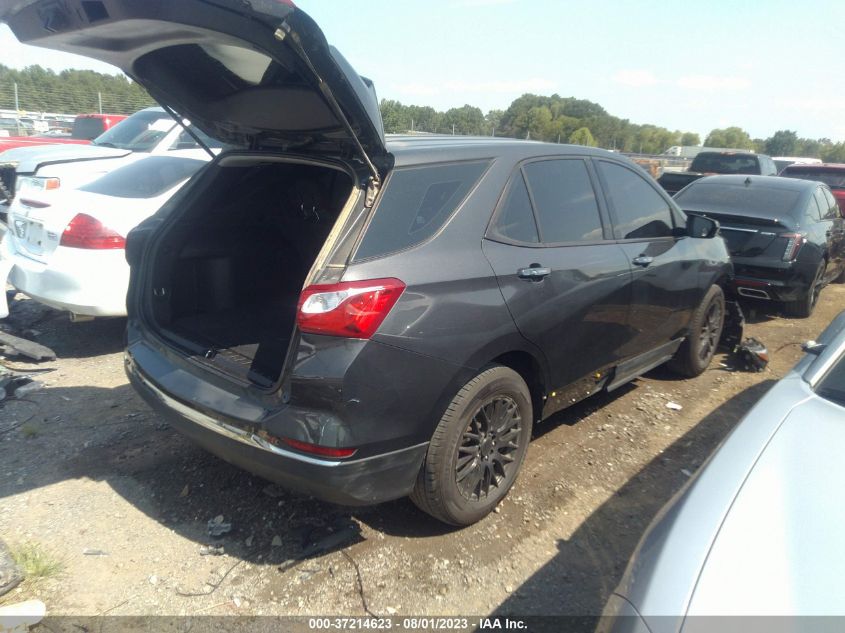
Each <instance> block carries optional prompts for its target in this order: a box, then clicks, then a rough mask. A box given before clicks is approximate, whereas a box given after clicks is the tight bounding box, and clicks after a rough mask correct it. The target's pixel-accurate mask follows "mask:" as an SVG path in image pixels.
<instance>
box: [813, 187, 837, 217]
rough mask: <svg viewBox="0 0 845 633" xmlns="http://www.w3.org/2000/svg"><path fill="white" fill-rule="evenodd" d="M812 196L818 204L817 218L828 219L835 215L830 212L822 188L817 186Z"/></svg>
mask: <svg viewBox="0 0 845 633" xmlns="http://www.w3.org/2000/svg"><path fill="white" fill-rule="evenodd" d="M813 197H814V198H815V199H816V204H817V205H818V206H819V218H818V219H819V220H829V219H832V218H834V217H836V216H835V215H834V214H832V213H831V208H830V203H829V202H828V201H827V198H825V195H824V189H822V188H821V187H819V188H818V189H816V192H815V194H814V195H813Z"/></svg>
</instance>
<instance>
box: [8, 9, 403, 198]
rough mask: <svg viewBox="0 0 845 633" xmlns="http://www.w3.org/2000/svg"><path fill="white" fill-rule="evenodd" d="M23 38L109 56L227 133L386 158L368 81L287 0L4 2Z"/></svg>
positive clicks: (216, 131)
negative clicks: (247, 0)
mask: <svg viewBox="0 0 845 633" xmlns="http://www.w3.org/2000/svg"><path fill="white" fill-rule="evenodd" d="M0 20H2V21H3V22H6V23H7V24H8V25H9V27H10V28H11V29H12V31H13V32H14V34H15V35H16V36H17V38H18V39H19V40H20V41H21V42H23V43H25V44H31V45H34V46H42V47H45V48H53V49H57V50H61V51H65V52H68V53H76V54H79V55H85V56H87V57H92V58H95V59H99V60H101V61H104V62H107V63H110V64H113V65H115V66H117V67H118V68H120V69H121V70H123V71H124V72H125V73H127V74H128V75H129V76H131V77H132V78H133V79H135V80H136V81H138V82H139V83H140V84H142V85H143V86H144V87H145V88H146V89H147V90H148V91H149V92H150V94H151V95H152V96H153V97H154V98H155V99H156V100H157V101H159V102H160V103H161V104H162V105H164V106H166V107H169V108H172V109H173V110H175V111H176V112H178V113H179V114H180V115H182V116H184V117H187V118H189V119H190V120H191V121H192V122H193V123H194V124H195V125H197V126H198V127H199V128H200V129H202V130H203V131H204V132H206V133H207V134H209V135H210V136H212V137H214V138H217V139H218V140H220V141H223V142H224V143H228V144H232V145H236V146H239V147H249V148H252V149H256V148H260V147H265V148H266V147H275V148H282V149H292V148H297V149H299V150H300V151H313V152H317V153H320V154H323V155H327V154H330V155H333V156H342V157H349V158H353V157H354V158H357V159H358V160H359V161H361V162H362V163H363V164H364V165H366V166H367V168H368V170H369V172H370V173H371V176H372V179H373V184H374V185H376V186H378V184H379V182H380V180H381V178H382V176H383V174H384V171H385V169H386V168H388V167H389V164H388V162H389V156H388V154H387V151H386V149H385V139H384V128H383V125H382V120H381V115H380V113H379V105H378V100H377V98H376V95H375V90H374V87H373V84H372V82H370V81H369V80H367V79H364V78H362V77H360V76H359V75H358V74H357V73H356V72H355V71H354V69H353V68H352V67H351V66H350V65H349V63H348V62H347V61H346V60H345V59H344V57H343V56H342V55H341V54H340V53H339V52H338V51H337V50H335V49H334V48H332V47H330V46H329V45H328V43H327V41H326V38H325V36H324V35H323V33H322V31H321V30H320V28H319V27H318V26H317V24H316V23H315V22H314V21H313V20H312V19H311V18H310V17H309V16H308V15H307V14H306V13H304V12H303V11H301V10H300V9H298V8H296V7H295V6H294V5H293V3H292V2H290V1H289V0H250V1H249V2H246V1H244V0H178V2H176V1H173V0H61V1H59V0H5V1H3V2H0Z"/></svg>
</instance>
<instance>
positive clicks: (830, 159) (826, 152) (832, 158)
mask: <svg viewBox="0 0 845 633" xmlns="http://www.w3.org/2000/svg"><path fill="white" fill-rule="evenodd" d="M821 159H822V160H823V161H824V162H826V163H845V143H836V144H831V145H830V146H828V147H826V148H824V149H823V150H822V152H821Z"/></svg>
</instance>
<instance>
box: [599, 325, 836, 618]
mask: <svg viewBox="0 0 845 633" xmlns="http://www.w3.org/2000/svg"><path fill="white" fill-rule="evenodd" d="M804 349H805V351H807V354H806V355H805V356H804V358H803V359H802V360H801V361H800V362H799V363H798V364H797V365H796V366H795V368H794V369H793V370H792V371H791V372H790V373H789V374H788V375H787V376H786V377H785V378H784V379H783V380H781V381H780V382H779V383H777V384H776V385H775V387H774V388H772V389H771V391H769V392H768V394H766V396H765V397H763V398H762V399H761V400H760V402H758V403H757V405H756V406H755V407H754V408H753V409H752V410H751V411H750V412H749V413H748V415H747V416H746V417H745V419H744V420H742V421H741V422H740V423H739V425H738V426H737V427H736V428H735V429H734V431H733V432H732V433H731V435H730V436H729V437H728V438H727V439H726V440H725V442H724V443H723V444H722V446H721V447H720V448H719V450H718V451H716V453H714V454H713V455H712V456H711V458H710V459H709V460H708V462H707V463H706V464H705V465H704V466H703V467H702V468H701V470H700V471H699V473H698V474H697V475H696V476H695V477H694V478H693V479H692V480H691V481H690V483H689V484H688V485H687V486H686V487H685V488H684V489H683V490H682V491H680V492H679V493H678V495H677V496H676V497H675V498H674V499H673V500H672V501H671V502H670V503H669V504H668V505H667V506H666V507H665V508H664V509H663V510H662V511H661V512H660V514H659V515H658V516H657V517H656V519H655V521H654V523H652V525H651V527H650V528H649V529H648V531H647V532H646V534H645V536H644V537H643V539H642V541H640V544H639V546H638V548H637V550H636V552H635V553H634V556H633V558H632V559H631V562H630V564H629V565H628V569H627V571H626V572H625V575H624V577H623V578H622V582H621V583H620V584H619V586H618V587H617V588H616V591H615V592H614V593H613V594H612V595H611V597H610V599H609V601H608V603H607V606H606V607H605V611H604V615H605V616H606V617H604V618H602V621H601V623H600V624H599V631H613V632H614V633H621V632H622V631H626V632H634V631H638V632H639V631H642V632H644V633H645V632H648V631H650V633H669V632H671V633H678V632H680V631H683V633H689V632H690V631H704V630H708V631H712V630H719V631H726V630H728V631H731V630H736V631H749V630H766V631H772V630H777V631H780V630H789V631H806V630H813V631H816V630H822V629H824V630H827V629H826V628H825V627H830V626H833V627H839V628H838V629H837V630H842V629H841V625H842V621H841V620H835V619H833V618H810V617H808V616H832V615H835V616H842V615H845V591H843V589H842V580H841V577H842V576H841V574H842V572H843V570H845V493H843V488H844V487H845V312H842V313H841V314H839V316H837V317H836V319H834V321H833V322H832V323H831V324H830V326H828V328H827V329H826V330H825V331H824V333H822V334H821V336H819V338H818V341H817V342H810V343H807V344H806V345H805V347H804ZM708 616H709V617H708ZM712 616H790V617H777V618H765V619H761V618H737V617H720V618H718V621H715V620H714V619H713V617H712ZM819 627H821V629H820V628H819ZM831 630H833V629H831Z"/></svg>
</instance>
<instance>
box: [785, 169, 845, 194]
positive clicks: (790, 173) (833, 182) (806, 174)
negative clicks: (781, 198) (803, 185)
mask: <svg viewBox="0 0 845 633" xmlns="http://www.w3.org/2000/svg"><path fill="white" fill-rule="evenodd" d="M781 176H786V177H787V178H801V179H802V180H815V181H818V182H823V183H824V184H826V185H827V186H828V187H830V188H831V189H845V169H818V168H816V169H807V168H806V167H794V166H793V167H789V168H788V169H786V170H785V171H784V172H783V173H782V174H781Z"/></svg>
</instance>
